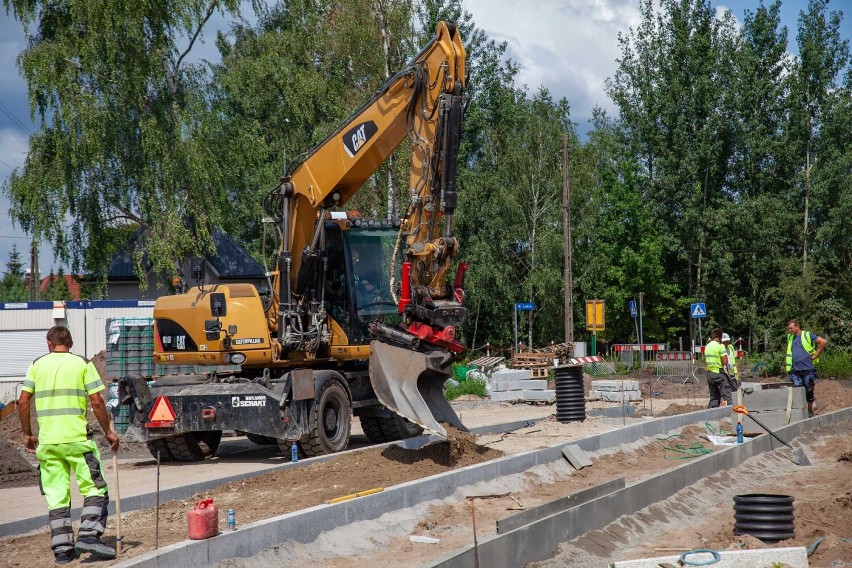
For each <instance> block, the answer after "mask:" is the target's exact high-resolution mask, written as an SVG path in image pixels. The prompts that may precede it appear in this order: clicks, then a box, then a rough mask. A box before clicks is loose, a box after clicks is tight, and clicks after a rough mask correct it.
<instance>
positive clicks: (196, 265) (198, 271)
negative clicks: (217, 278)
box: [189, 256, 207, 282]
mask: <svg viewBox="0 0 852 568" xmlns="http://www.w3.org/2000/svg"><path fill="white" fill-rule="evenodd" d="M206 264H207V263H206V262H204V257H203V256H201V257H193V258H192V259H190V261H189V272H190V274H192V279H193V280H195V281H196V282H201V281H203V280H204V276H205V273H206V270H205V266H206Z"/></svg>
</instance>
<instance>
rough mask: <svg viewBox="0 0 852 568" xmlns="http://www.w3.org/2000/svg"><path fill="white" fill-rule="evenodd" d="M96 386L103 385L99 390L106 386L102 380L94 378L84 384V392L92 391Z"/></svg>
mask: <svg viewBox="0 0 852 568" xmlns="http://www.w3.org/2000/svg"><path fill="white" fill-rule="evenodd" d="M98 386H101V387H103V388H101V389H100V390H103V389H104V388H106V387H104V384H103V382H102V381H101V380H100V379H98V380H96V381H92V382H91V383H86V384H85V385H84V388H85V389H86V392H92V391H93V390H94V389H96V388H97V387H98Z"/></svg>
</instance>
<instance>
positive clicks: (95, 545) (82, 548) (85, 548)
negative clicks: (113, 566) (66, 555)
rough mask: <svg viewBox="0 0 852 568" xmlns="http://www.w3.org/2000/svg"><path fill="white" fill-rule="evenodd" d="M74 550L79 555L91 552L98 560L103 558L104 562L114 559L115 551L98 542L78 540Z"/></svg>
mask: <svg viewBox="0 0 852 568" xmlns="http://www.w3.org/2000/svg"><path fill="white" fill-rule="evenodd" d="M74 549H75V550H76V551H77V552H78V553H79V554H84V553H86V552H91V553H92V554H94V555H95V556H97V557H98V558H103V559H104V560H111V559H113V558H115V549H114V548H110V547H108V546H107V545H105V544H104V543H102V542H101V541H100V540H78V541H77V544H76V545H75V546H74Z"/></svg>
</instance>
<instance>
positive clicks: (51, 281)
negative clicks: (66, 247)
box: [41, 266, 74, 302]
mask: <svg viewBox="0 0 852 568" xmlns="http://www.w3.org/2000/svg"><path fill="white" fill-rule="evenodd" d="M41 297H42V299H43V300H50V301H57V300H58V301H63V302H64V301H67V300H73V299H74V298H73V296H72V295H71V290H70V289H69V288H68V281H67V280H66V279H65V269H64V268H62V267H61V266H60V267H59V271H58V272H57V273H56V274H54V273H53V269H52V268H51V269H50V275H49V276H48V277H47V287H46V288H45V289H44V291H43V292H42V294H41Z"/></svg>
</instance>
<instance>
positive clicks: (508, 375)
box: [489, 369, 556, 402]
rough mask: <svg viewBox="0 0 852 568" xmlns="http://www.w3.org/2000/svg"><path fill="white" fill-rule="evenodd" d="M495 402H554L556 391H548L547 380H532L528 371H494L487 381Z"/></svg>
mask: <svg viewBox="0 0 852 568" xmlns="http://www.w3.org/2000/svg"><path fill="white" fill-rule="evenodd" d="M489 387H490V390H491V400H493V401H495V402H554V401H555V400H556V391H554V390H548V388H547V380H544V379H533V378H531V375H530V370H529V369H506V370H503V371H494V373H492V374H491V380H490V381H489Z"/></svg>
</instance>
